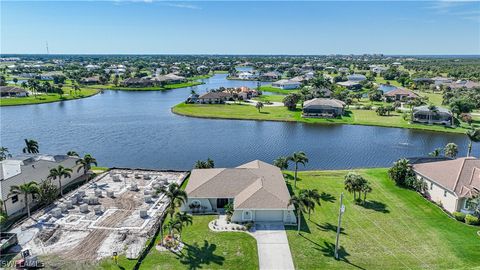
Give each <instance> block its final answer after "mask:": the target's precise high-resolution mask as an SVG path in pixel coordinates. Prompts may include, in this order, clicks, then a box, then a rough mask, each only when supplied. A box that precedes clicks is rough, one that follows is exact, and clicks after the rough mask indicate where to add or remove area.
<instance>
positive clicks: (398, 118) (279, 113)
mask: <svg viewBox="0 0 480 270" xmlns="http://www.w3.org/2000/svg"><path fill="white" fill-rule="evenodd" d="M172 111H173V112H174V113H177V114H180V115H186V116H193V117H203V118H225V119H245V120H267V121H292V122H303V123H318V124H353V125H368V126H384V127H398V128H410V129H421V130H431V131H440V132H454V133H465V131H466V129H467V128H468V125H467V124H465V123H461V125H460V127H457V128H448V127H444V126H439V125H421V124H410V123H409V122H408V121H405V120H403V117H402V114H400V113H396V112H394V113H391V115H390V116H378V115H377V114H376V112H375V111H373V110H350V111H347V115H346V116H343V117H342V118H338V119H322V118H302V117H301V110H300V109H299V108H297V110H295V111H289V110H288V109H287V108H285V107H264V108H263V109H262V110H261V112H260V113H259V112H258V110H257V109H256V108H255V106H251V105H245V104H226V105H214V104H184V103H180V104H178V105H176V106H175V107H173V108H172ZM473 125H474V126H475V127H478V126H480V121H478V120H475V122H474V124H473Z"/></svg>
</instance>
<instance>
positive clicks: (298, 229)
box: [297, 209, 301, 234]
mask: <svg viewBox="0 0 480 270" xmlns="http://www.w3.org/2000/svg"><path fill="white" fill-rule="evenodd" d="M297 211H298V227H297V233H298V234H300V222H301V219H300V210H298V209H297Z"/></svg>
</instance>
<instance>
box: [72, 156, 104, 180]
mask: <svg viewBox="0 0 480 270" xmlns="http://www.w3.org/2000/svg"><path fill="white" fill-rule="evenodd" d="M69 153H70V152H69ZM74 153H75V152H74ZM67 154H68V153H67ZM75 154H76V153H75ZM69 156H70V155H69ZM77 156H78V155H77ZM75 163H76V164H77V165H78V164H80V166H79V167H78V169H77V172H79V171H80V170H81V169H83V175H86V174H87V172H88V171H89V170H90V169H91V168H92V164H94V165H95V166H98V164H97V160H96V159H95V158H94V157H92V155H90V154H86V155H85V156H84V157H83V158H81V159H78V160H77V161H76V162H75Z"/></svg>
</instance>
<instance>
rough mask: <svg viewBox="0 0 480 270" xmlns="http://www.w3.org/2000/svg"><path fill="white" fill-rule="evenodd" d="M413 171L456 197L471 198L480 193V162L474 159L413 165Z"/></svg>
mask: <svg viewBox="0 0 480 270" xmlns="http://www.w3.org/2000/svg"><path fill="white" fill-rule="evenodd" d="M413 170H414V171H415V172H416V173H418V174H420V175H422V176H424V177H426V178H428V179H430V180H431V181H434V182H435V183H437V184H439V185H441V186H442V187H444V188H445V189H447V190H449V191H451V192H453V193H455V195H457V196H458V197H471V196H472V194H474V193H476V192H478V191H480V160H479V159H476V158H468V157H466V158H457V159H454V160H446V161H438V162H429V163H421V164H414V165H413Z"/></svg>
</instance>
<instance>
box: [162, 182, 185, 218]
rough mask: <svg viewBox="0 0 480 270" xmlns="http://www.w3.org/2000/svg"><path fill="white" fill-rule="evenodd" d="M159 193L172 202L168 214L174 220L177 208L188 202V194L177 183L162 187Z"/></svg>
mask: <svg viewBox="0 0 480 270" xmlns="http://www.w3.org/2000/svg"><path fill="white" fill-rule="evenodd" d="M157 192H158V193H161V194H163V195H165V197H167V199H168V200H169V201H170V205H169V206H168V208H169V209H168V210H167V212H168V213H169V214H170V219H171V218H173V214H174V213H175V207H177V206H178V207H180V206H181V205H182V203H186V202H187V199H188V198H187V193H186V192H185V191H184V190H182V189H180V186H179V185H178V184H176V183H171V184H170V185H168V186H161V187H160V188H158V189H157Z"/></svg>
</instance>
